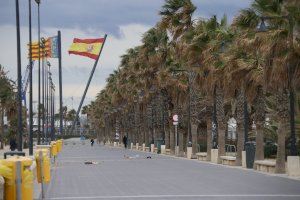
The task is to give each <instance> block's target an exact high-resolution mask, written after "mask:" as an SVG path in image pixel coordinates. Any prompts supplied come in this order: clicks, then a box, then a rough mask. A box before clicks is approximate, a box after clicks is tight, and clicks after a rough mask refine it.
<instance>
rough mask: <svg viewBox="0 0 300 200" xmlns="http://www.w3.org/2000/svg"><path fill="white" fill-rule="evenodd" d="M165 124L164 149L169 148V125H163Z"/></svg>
mask: <svg viewBox="0 0 300 200" xmlns="http://www.w3.org/2000/svg"><path fill="white" fill-rule="evenodd" d="M165 126H166V130H165V145H166V149H170V130H169V127H170V125H167V124H166V125H165Z"/></svg>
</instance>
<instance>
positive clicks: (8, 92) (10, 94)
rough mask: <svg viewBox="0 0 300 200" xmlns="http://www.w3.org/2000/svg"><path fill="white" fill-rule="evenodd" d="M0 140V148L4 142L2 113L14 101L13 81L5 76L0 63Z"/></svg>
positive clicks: (5, 73)
mask: <svg viewBox="0 0 300 200" xmlns="http://www.w3.org/2000/svg"><path fill="white" fill-rule="evenodd" d="M0 85H1V87H0V131H1V135H0V142H1V148H3V144H4V137H5V136H4V115H5V111H8V110H9V109H10V108H11V106H12V103H14V102H15V101H14V96H15V93H14V85H13V82H12V81H11V80H10V79H9V78H8V77H7V72H5V70H4V67H2V66H1V65H0Z"/></svg>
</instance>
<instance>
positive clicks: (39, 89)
mask: <svg viewBox="0 0 300 200" xmlns="http://www.w3.org/2000/svg"><path fill="white" fill-rule="evenodd" d="M35 1H36V3H37V4H38V40H39V41H38V45H39V47H38V48H39V50H38V52H39V68H38V132H37V144H41V31H40V28H41V26H40V3H41V1H40V0H35Z"/></svg>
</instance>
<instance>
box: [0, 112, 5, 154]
mask: <svg viewBox="0 0 300 200" xmlns="http://www.w3.org/2000/svg"><path fill="white" fill-rule="evenodd" d="M0 131H1V133H0V142H1V146H0V149H3V147H4V145H3V141H4V108H3V107H1V113H0Z"/></svg>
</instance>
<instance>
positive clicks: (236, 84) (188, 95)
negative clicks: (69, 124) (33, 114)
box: [87, 0, 300, 173]
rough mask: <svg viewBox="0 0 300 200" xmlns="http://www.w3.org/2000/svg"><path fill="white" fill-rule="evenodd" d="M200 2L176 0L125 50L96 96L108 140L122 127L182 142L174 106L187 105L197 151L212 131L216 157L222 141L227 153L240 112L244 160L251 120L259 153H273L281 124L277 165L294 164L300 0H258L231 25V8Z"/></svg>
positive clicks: (91, 110)
mask: <svg viewBox="0 0 300 200" xmlns="http://www.w3.org/2000/svg"><path fill="white" fill-rule="evenodd" d="M195 10H196V7H195V6H194V5H193V4H192V2H191V1H190V0H166V2H165V4H164V5H163V7H162V9H161V11H160V15H161V20H160V21H159V22H158V23H157V24H156V26H154V27H153V28H151V29H150V30H149V31H147V32H146V33H145V34H144V36H143V38H142V45H140V46H137V47H134V48H131V49H128V51H127V52H126V54H124V55H123V56H122V59H121V63H120V66H119V68H118V69H117V70H115V71H114V72H113V73H112V74H111V75H110V76H109V77H108V78H107V84H106V87H105V88H104V89H103V90H101V91H100V93H99V94H98V95H97V97H96V100H95V101H93V102H91V104H90V105H89V106H88V108H87V114H88V116H89V120H90V121H91V123H92V125H93V127H94V128H95V129H96V130H98V132H99V135H101V136H102V137H103V138H102V139H103V140H113V138H114V135H115V132H118V133H119V134H121V136H122V135H125V134H126V135H128V137H129V139H130V140H131V141H133V142H138V143H139V144H141V143H146V145H149V144H150V143H153V142H154V141H158V140H162V141H163V142H164V143H165V145H166V148H169V149H171V150H173V149H174V146H175V145H176V144H175V135H174V127H173V124H172V115H173V114H178V115H179V126H178V131H179V134H178V135H179V147H180V151H185V147H187V146H192V147H193V153H195V152H196V151H197V143H198V135H197V132H199V131H200V132H201V131H202V132H205V133H206V135H207V141H206V146H207V148H206V151H207V159H208V160H210V159H211V155H210V152H211V151H210V150H211V149H212V148H218V149H219V156H223V155H225V145H226V135H227V129H228V125H227V122H228V119H229V118H231V117H234V118H235V120H236V123H237V157H236V165H241V157H242V151H243V150H244V142H245V139H247V137H248V135H249V134H248V129H249V124H251V123H252V122H253V123H254V124H255V126H256V153H255V159H256V160H262V159H264V137H265V133H266V128H267V127H268V126H269V127H270V124H272V127H275V129H274V130H275V132H276V135H277V138H278V141H277V156H276V172H278V173H282V172H284V170H285V158H286V154H287V152H286V146H285V143H286V138H287V137H288V136H289V133H290V124H289V123H290V119H291V118H290V114H291V112H290V104H289V102H290V98H291V97H296V95H295V93H297V91H299V77H300V74H299V72H300V71H299V69H300V68H299V64H300V59H299V58H300V57H299V56H300V42H299V41H300V37H299V25H300V2H299V1H297V0H289V1H283V0H254V1H253V3H252V4H251V6H250V8H247V9H243V10H241V11H240V13H239V15H238V16H236V17H235V19H234V21H233V23H232V24H230V25H229V24H228V23H227V18H226V16H224V17H223V18H221V19H217V17H216V16H212V17H211V18H209V19H203V18H196V19H195V18H193V13H194V11H195ZM259 28H260V29H259ZM266 28H267V30H266ZM262 31H263V32H262ZM298 104H299V102H298ZM298 104H297V103H295V105H296V108H298V107H297V106H298ZM293 105H294V103H293ZM296 110H297V109H296ZM266 119H268V120H266ZM273 125H274V126H273ZM245 133H246V134H245ZM245 136H246V138H245ZM298 139H299V138H298ZM200 150H201V149H200Z"/></svg>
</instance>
